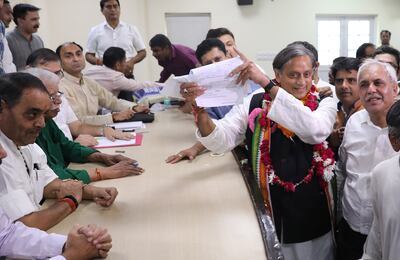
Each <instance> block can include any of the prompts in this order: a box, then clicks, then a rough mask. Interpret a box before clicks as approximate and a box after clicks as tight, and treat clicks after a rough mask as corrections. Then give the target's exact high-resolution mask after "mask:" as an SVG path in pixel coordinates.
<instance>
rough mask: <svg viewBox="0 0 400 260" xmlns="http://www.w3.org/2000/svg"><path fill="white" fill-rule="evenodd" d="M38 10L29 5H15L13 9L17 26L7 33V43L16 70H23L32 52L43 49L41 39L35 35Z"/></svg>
mask: <svg viewBox="0 0 400 260" xmlns="http://www.w3.org/2000/svg"><path fill="white" fill-rule="evenodd" d="M39 10H40V9H39V8H38V7H36V6H33V5H30V4H17V5H15V6H14V8H13V15H14V22H15V24H16V25H17V26H16V27H15V28H14V30H12V31H11V32H9V33H7V41H8V45H9V47H10V50H11V53H12V56H13V63H14V64H15V66H16V67H17V70H23V69H24V68H25V64H26V60H27V58H28V56H29V55H30V54H31V53H32V52H33V51H34V50H37V49H40V48H43V47H44V45H43V41H42V39H41V38H40V37H39V36H38V35H37V34H35V33H36V32H37V30H38V29H39V26H40V23H39V19H40V17H39Z"/></svg>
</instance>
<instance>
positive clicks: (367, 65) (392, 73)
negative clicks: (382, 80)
mask: <svg viewBox="0 0 400 260" xmlns="http://www.w3.org/2000/svg"><path fill="white" fill-rule="evenodd" d="M372 66H380V67H382V68H383V69H384V70H385V72H386V75H387V76H388V78H389V80H390V81H391V82H392V83H396V84H397V75H396V71H395V70H394V68H393V66H392V65H390V64H389V63H386V62H381V61H378V60H375V59H366V60H365V61H364V62H363V63H362V64H361V67H360V68H359V69H358V74H357V82H360V75H361V73H363V72H364V71H365V70H367V69H368V68H370V67H372Z"/></svg>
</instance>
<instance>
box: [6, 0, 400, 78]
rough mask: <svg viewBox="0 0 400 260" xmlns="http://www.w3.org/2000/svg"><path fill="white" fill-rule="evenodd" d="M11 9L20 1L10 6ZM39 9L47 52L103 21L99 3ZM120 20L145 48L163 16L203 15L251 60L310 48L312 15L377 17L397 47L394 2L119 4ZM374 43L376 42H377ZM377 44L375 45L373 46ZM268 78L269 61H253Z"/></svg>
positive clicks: (173, 0)
mask: <svg viewBox="0 0 400 260" xmlns="http://www.w3.org/2000/svg"><path fill="white" fill-rule="evenodd" d="M11 2H12V4H15V3H18V2H22V1H11ZM25 2H29V3H33V4H35V5H37V6H39V7H41V8H42V11H41V13H40V14H41V17H42V18H41V21H42V25H41V28H40V29H39V34H40V35H41V36H42V37H43V39H44V41H45V44H46V46H47V47H50V48H53V49H54V48H55V47H57V45H58V44H60V43H62V42H64V41H71V40H74V41H76V42H79V43H81V44H82V45H83V46H85V45H86V41H87V34H88V32H89V29H90V27H91V26H93V25H95V24H98V23H100V22H102V21H103V19H104V17H103V16H102V14H101V13H100V10H99V9H100V7H99V0H68V1H65V0H36V1H35V0H31V1H25ZM120 2H121V8H122V18H121V19H122V20H124V21H126V22H128V23H132V24H135V25H136V26H137V27H138V28H139V30H140V32H141V34H142V36H143V38H144V41H145V43H146V45H147V44H148V41H149V39H150V38H151V37H152V36H153V35H155V34H157V33H166V24H165V13H166V12H173V13H179V12H202V13H203V12H209V13H211V26H212V27H222V26H224V27H227V28H229V29H231V30H232V31H233V33H234V34H235V37H236V41H237V45H238V46H239V49H240V50H241V51H242V52H244V53H245V54H246V55H247V56H248V57H249V58H251V59H253V60H256V56H257V54H258V53H261V52H262V53H277V52H278V51H279V50H281V49H282V48H283V47H284V46H286V45H287V44H288V43H290V42H292V41H295V40H307V41H309V42H311V43H313V44H316V23H315V16H316V15H317V14H368V15H377V35H379V33H378V32H379V31H380V30H381V29H388V30H390V31H391V32H392V41H391V44H392V45H393V46H395V47H397V48H400V15H399V12H400V1H399V0H369V1H366V0H336V1H332V0H303V1H299V0H254V4H253V5H252V6H238V5H237V4H236V0H201V1H199V0H120ZM378 41H379V39H378ZM378 43H379V42H378ZM256 62H257V63H258V64H260V65H261V66H262V67H263V68H264V69H265V70H266V71H267V73H271V72H272V70H271V62H270V61H257V60H256ZM159 72H160V68H159V66H158V65H157V63H156V61H155V59H154V58H153V57H152V56H151V51H150V49H149V48H148V50H147V57H146V59H145V60H144V61H142V62H141V63H139V65H137V67H135V74H136V75H137V77H138V78H139V79H151V80H156V79H158V74H159Z"/></svg>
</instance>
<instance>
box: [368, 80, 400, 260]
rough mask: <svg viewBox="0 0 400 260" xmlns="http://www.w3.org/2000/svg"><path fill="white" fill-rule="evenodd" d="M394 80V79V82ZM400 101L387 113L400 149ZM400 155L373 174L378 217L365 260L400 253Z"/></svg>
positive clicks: (392, 136) (374, 206)
mask: <svg viewBox="0 0 400 260" xmlns="http://www.w3.org/2000/svg"><path fill="white" fill-rule="evenodd" d="M392 84H393V82H392ZM399 119H400V102H399V101H397V102H396V103H394V104H393V106H392V107H391V108H390V110H389V112H388V113H387V116H386V122H387V125H388V135H389V140H390V144H391V145H392V147H393V150H395V151H396V152H399V151H400V120H399ZM399 160H400V157H399V155H396V156H394V157H392V158H391V159H388V160H386V161H383V162H381V163H380V164H378V165H377V166H376V167H375V168H374V169H373V170H372V174H371V189H370V190H369V192H370V193H371V198H372V209H373V212H374V220H373V222H372V227H371V230H370V232H369V234H368V237H367V241H366V242H365V246H364V255H363V257H362V260H377V259H386V260H396V259H398V258H399V255H400V244H399V240H400V233H399V221H400V219H399V215H400V211H399V207H398V198H399V197H398V196H400V178H399V172H400V167H399Z"/></svg>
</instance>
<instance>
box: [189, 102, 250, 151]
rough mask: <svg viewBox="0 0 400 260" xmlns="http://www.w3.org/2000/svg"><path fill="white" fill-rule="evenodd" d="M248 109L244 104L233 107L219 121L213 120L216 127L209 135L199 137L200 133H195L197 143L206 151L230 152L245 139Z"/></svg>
mask: <svg viewBox="0 0 400 260" xmlns="http://www.w3.org/2000/svg"><path fill="white" fill-rule="evenodd" d="M247 111H248V108H247V109H246V108H245V104H241V105H236V106H234V107H233V108H232V109H231V111H229V113H228V114H226V115H225V117H224V118H223V119H221V120H214V123H215V125H216V127H215V129H214V131H213V132H211V134H209V135H208V136H206V137H201V135H200V132H199V131H198V130H197V131H196V136H197V139H198V141H200V142H201V143H202V144H203V145H204V146H205V147H206V148H207V149H208V150H210V151H213V152H216V153H223V152H226V151H230V150H232V149H233V148H235V147H236V146H237V145H238V144H240V143H241V142H242V141H243V140H244V139H245V134H246V129H247V121H248V115H247V114H248V113H247Z"/></svg>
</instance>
